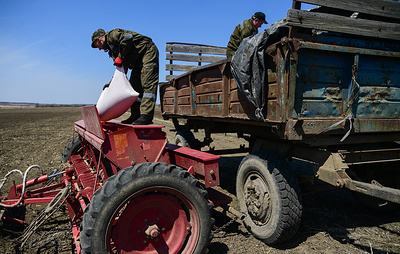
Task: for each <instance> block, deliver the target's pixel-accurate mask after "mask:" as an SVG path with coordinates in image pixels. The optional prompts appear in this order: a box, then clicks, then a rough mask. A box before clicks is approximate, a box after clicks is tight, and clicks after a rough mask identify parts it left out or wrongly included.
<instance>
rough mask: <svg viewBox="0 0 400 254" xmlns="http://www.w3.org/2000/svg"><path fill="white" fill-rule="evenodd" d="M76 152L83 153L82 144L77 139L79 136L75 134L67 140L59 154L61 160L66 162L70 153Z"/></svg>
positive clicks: (74, 153)
mask: <svg viewBox="0 0 400 254" xmlns="http://www.w3.org/2000/svg"><path fill="white" fill-rule="evenodd" d="M76 154H83V151H82V144H81V141H80V139H79V136H75V137H74V138H73V139H71V140H70V141H69V142H68V144H67V146H66V147H65V148H64V151H63V153H62V155H61V162H62V163H67V161H68V160H69V157H70V155H76Z"/></svg>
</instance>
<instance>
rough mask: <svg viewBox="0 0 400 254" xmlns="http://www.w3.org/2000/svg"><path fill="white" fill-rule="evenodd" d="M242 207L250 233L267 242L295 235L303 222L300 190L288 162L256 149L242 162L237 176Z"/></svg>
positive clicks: (238, 195)
mask: <svg viewBox="0 0 400 254" xmlns="http://www.w3.org/2000/svg"><path fill="white" fill-rule="evenodd" d="M236 195H237V200H238V205H239V209H240V211H241V212H242V213H244V214H245V215H246V217H245V219H244V224H245V226H246V228H247V230H248V231H249V232H251V233H252V234H253V235H254V236H255V237H256V238H258V239H260V240H262V241H263V242H265V243H266V244H269V245H276V244H279V243H282V242H285V241H287V240H289V239H290V238H291V237H293V236H294V235H295V234H296V232H297V230H298V228H299V226H300V222H301V215H302V204H301V195H300V190H299V187H298V184H297V180H296V178H295V177H294V174H293V172H292V171H291V170H290V169H289V165H288V163H287V162H286V161H285V160H284V159H283V158H281V157H280V156H279V155H278V154H276V153H271V152H265V151H264V152H256V153H254V154H249V155H247V156H246V157H245V158H244V159H243V160H242V162H241V164H240V166H239V169H238V173H237V179H236Z"/></svg>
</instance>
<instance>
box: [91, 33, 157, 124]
mask: <svg viewBox="0 0 400 254" xmlns="http://www.w3.org/2000/svg"><path fill="white" fill-rule="evenodd" d="M92 48H98V49H99V50H104V51H105V52H108V55H109V56H110V57H111V58H112V59H113V60H114V65H116V66H123V67H124V69H125V73H127V71H128V69H131V70H132V72H131V76H130V78H129V81H130V83H131V85H132V87H133V89H135V91H137V92H138V93H139V97H138V99H137V100H136V101H135V103H133V105H132V106H131V116H130V117H129V118H128V119H126V120H124V121H122V123H126V124H131V123H132V124H137V125H143V124H151V123H153V122H152V120H153V116H154V108H155V105H156V96H157V86H158V81H159V77H158V75H159V74H158V71H159V64H158V49H157V47H156V45H155V44H154V43H153V41H152V40H151V39H150V38H149V37H147V36H144V35H141V34H139V33H136V32H132V31H128V30H123V29H119V28H117V29H113V30H111V31H109V32H105V31H104V30H103V29H98V30H96V31H95V32H94V33H93V35H92Z"/></svg>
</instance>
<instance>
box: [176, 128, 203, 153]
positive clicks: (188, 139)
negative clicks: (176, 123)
mask: <svg viewBox="0 0 400 254" xmlns="http://www.w3.org/2000/svg"><path fill="white" fill-rule="evenodd" d="M175 145H178V146H184V147H188V148H192V149H196V150H198V149H199V144H198V141H197V140H196V138H195V137H194V135H193V132H191V131H190V130H188V129H182V130H179V131H178V132H177V133H176V135H175Z"/></svg>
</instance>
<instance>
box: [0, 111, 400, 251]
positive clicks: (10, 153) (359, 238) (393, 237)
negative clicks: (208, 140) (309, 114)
mask: <svg viewBox="0 0 400 254" xmlns="http://www.w3.org/2000/svg"><path fill="white" fill-rule="evenodd" d="M158 112H159V110H158ZM125 117H126V116H125ZM125 117H124V116H123V117H121V119H124V118H125ZM80 119H81V115H80V110H79V108H75V107H54V108H53V107H49V108H46V107H39V108H26V109H24V108H18V109H1V108H0V140H1V141H0V179H1V178H3V177H4V176H5V175H6V174H7V172H10V171H11V170H13V169H19V170H21V171H22V172H24V171H25V170H26V169H27V168H28V167H29V166H31V165H39V166H40V167H41V168H42V169H43V170H44V173H46V174H47V173H50V172H53V171H55V170H57V169H60V168H62V167H63V165H62V164H61V163H60V159H61V152H62V151H63V149H64V147H65V145H66V144H67V143H68V141H69V140H70V139H71V138H72V135H73V124H74V122H75V121H77V120H80ZM154 123H155V124H157V125H164V126H166V127H165V128H164V131H165V132H166V133H167V136H168V139H169V140H170V142H172V141H173V139H174V135H175V133H174V132H171V131H170V129H172V128H173V125H172V123H171V122H170V121H165V120H163V119H162V118H161V116H160V114H159V113H158V114H157V116H156V119H155V120H154ZM197 135H201V133H196V136H197ZM213 138H214V142H213V143H212V144H211V146H214V147H215V149H216V150H218V149H225V148H237V147H239V145H241V144H246V142H245V141H244V140H241V139H238V138H237V137H236V136H234V135H215V136H213ZM204 151H207V148H206V149H204ZM243 156H244V154H230V155H223V156H222V157H221V160H220V171H221V187H222V188H223V189H224V190H225V192H226V194H228V195H231V196H232V197H233V202H232V205H233V206H234V207H236V200H235V196H234V194H235V174H236V170H237V167H238V165H239V163H240V161H241V159H242V158H243ZM301 166H302V167H304V168H307V167H308V165H301ZM37 175H39V172H38V171H37V170H36V169H35V170H32V171H31V173H30V174H29V178H33V177H35V176H37ZM12 178H15V179H16V182H17V183H18V182H21V180H20V176H19V175H12ZM6 185H7V184H6ZM1 191H2V195H6V193H8V188H7V187H6V186H5V187H4V188H3V189H2V190H1ZM43 207H44V206H43V205H27V206H24V207H20V208H17V209H12V210H8V211H7V213H6V215H8V216H11V217H16V218H19V219H21V220H24V221H26V223H27V224H29V223H30V222H31V221H32V219H33V218H34V217H35V216H36V215H37V213H38V212H39V211H40V210H41V209H42V208H43ZM213 217H214V218H215V219H216V223H215V225H214V238H213V240H212V241H211V243H210V245H209V250H210V253H215V254H216V253H229V254H233V253H235V254H236V253H238V254H239V253H400V215H399V213H392V214H383V213H377V212H374V211H371V210H368V209H366V208H364V207H363V206H361V205H360V204H359V203H357V202H356V201H355V199H353V197H352V195H351V194H350V193H349V192H348V191H346V190H335V191H330V192H324V193H319V194H314V195H306V196H303V218H302V224H301V227H300V229H299V231H298V233H297V235H296V236H295V237H294V238H293V239H292V240H291V241H289V242H288V243H286V244H284V245H281V246H278V247H270V246H267V245H266V244H264V243H263V242H261V241H259V240H257V239H256V238H254V237H253V236H252V235H251V234H250V233H249V232H248V231H247V230H246V229H245V227H244V226H243V224H242V223H241V222H240V221H238V220H232V218H233V216H232V215H230V214H224V213H223V212H222V210H220V209H216V210H215V211H214V212H213ZM25 227H26V225H18V224H15V223H10V222H8V221H4V222H2V223H0V252H1V253H20V251H19V250H18V248H17V246H18V245H17V244H18V241H16V240H17V238H18V237H20V236H21V234H22V232H23V230H24V228H25ZM68 228H69V222H68V217H67V211H66V209H60V210H58V211H57V212H56V213H55V214H54V215H53V216H52V217H51V218H49V219H48V220H47V221H46V222H45V223H44V224H43V225H42V226H41V227H39V228H38V229H37V231H36V233H35V234H33V235H32V236H31V237H30V239H28V241H27V243H26V245H25V246H26V248H25V249H24V250H23V251H22V253H73V252H74V248H73V245H72V235H71V234H70V232H69V231H68Z"/></svg>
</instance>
